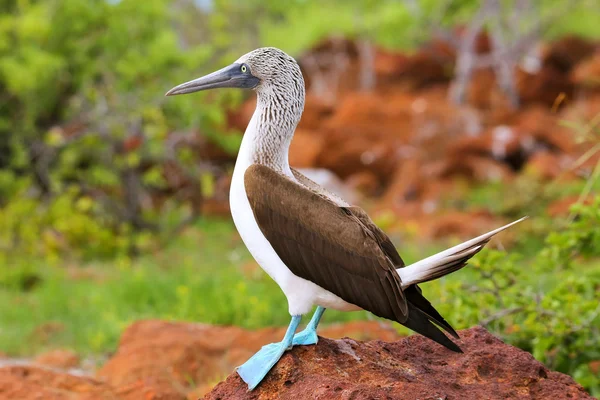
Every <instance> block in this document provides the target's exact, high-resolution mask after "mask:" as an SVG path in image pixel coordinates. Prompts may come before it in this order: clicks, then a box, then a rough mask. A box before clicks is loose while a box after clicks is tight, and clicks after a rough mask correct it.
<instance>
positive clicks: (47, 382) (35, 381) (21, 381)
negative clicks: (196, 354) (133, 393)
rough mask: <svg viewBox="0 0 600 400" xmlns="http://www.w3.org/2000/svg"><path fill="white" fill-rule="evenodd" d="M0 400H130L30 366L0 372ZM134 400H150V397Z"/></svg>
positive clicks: (105, 388) (93, 384)
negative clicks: (143, 399)
mask: <svg viewBox="0 0 600 400" xmlns="http://www.w3.org/2000/svg"><path fill="white" fill-rule="evenodd" d="M138 394H139V392H138ZM0 398H1V399H15V400H16V399H19V400H38V399H44V400H64V399H74V400H125V399H127V400H129V399H131V400H133V399H134V397H122V396H120V395H118V394H117V392H116V391H115V390H114V389H112V388H111V387H109V386H108V385H107V384H105V383H103V382H100V381H98V380H95V379H92V378H88V377H83V376H75V375H70V374H66V373H61V372H55V371H52V370H49V369H45V368H38V367H31V366H12V367H4V368H0ZM137 398H138V399H139V398H145V399H149V400H152V398H151V397H137ZM157 400H158V399H157ZM165 400H167V398H165ZM168 400H170V399H168ZM174 400H175V399H174Z"/></svg>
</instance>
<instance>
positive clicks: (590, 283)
mask: <svg viewBox="0 0 600 400" xmlns="http://www.w3.org/2000/svg"><path fill="white" fill-rule="evenodd" d="M572 212H573V214H574V215H576V218H575V219H574V220H573V221H571V222H569V221H563V220H548V219H547V218H546V219H545V221H542V222H543V223H544V224H546V227H547V231H550V233H549V234H547V236H546V238H545V240H544V246H542V247H541V248H539V249H538V250H536V251H535V252H533V253H532V252H531V249H530V248H529V247H528V242H524V244H525V245H526V246H525V247H524V246H523V245H519V244H517V246H516V247H515V248H511V249H510V250H509V251H508V252H505V251H498V250H485V251H483V252H482V253H481V254H480V255H478V256H477V257H476V258H475V259H474V260H473V261H472V262H471V263H470V265H469V266H468V267H467V268H465V269H464V270H462V271H461V272H460V273H459V274H456V275H460V280H459V279H448V280H446V281H442V282H436V283H432V284H430V285H427V286H424V288H423V290H424V293H425V295H426V296H428V297H431V298H439V299H440V302H441V307H440V312H441V313H442V315H448V316H451V317H450V319H451V321H453V323H455V324H456V325H457V326H463V327H468V326H473V325H476V324H481V325H483V326H485V327H487V328H488V329H490V330H491V331H492V332H494V333H495V334H496V335H498V336H500V337H501V338H502V339H503V340H504V341H506V342H507V343H511V344H513V345H515V346H517V347H519V348H521V349H524V350H526V351H528V352H530V353H532V354H533V356H534V357H535V358H536V359H538V360H540V361H542V362H543V363H544V364H546V365H547V366H548V367H549V368H551V369H554V370H558V371H561V372H564V373H566V374H569V375H571V376H573V377H575V379H576V380H577V381H579V382H580V383H581V384H583V385H584V386H585V387H586V388H587V389H588V390H590V391H591V392H592V394H594V395H596V396H597V395H599V394H600V378H599V377H598V376H597V375H594V374H593V373H592V371H591V369H590V362H592V361H596V360H598V359H600V303H599V302H598V299H599V296H598V293H600V262H599V257H600V196H596V197H595V199H594V201H593V202H592V203H590V204H587V205H576V206H573V208H572ZM535 219H538V220H540V219H544V217H542V216H540V217H535ZM538 222H539V221H538ZM535 223H536V221H535V220H532V219H530V220H527V221H525V222H523V223H522V224H523V225H529V224H531V225H533V224H535ZM521 229H522V230H526V229H527V227H525V226H523V227H521ZM457 278H458V277H457Z"/></svg>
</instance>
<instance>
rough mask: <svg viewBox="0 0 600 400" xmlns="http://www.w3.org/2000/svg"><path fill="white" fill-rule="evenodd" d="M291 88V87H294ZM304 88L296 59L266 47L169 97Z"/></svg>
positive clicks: (171, 92)
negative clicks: (218, 90) (230, 90)
mask: <svg viewBox="0 0 600 400" xmlns="http://www.w3.org/2000/svg"><path fill="white" fill-rule="evenodd" d="M290 86H291V87H290ZM300 86H301V87H302V89H303V88H304V81H303V79H302V73H301V72H300V67H299V66H298V64H297V63H296V60H294V59H293V58H292V57H290V56H289V55H287V54H286V53H285V52H283V51H281V50H279V49H276V48H274V47H262V48H260V49H256V50H253V51H251V52H249V53H247V54H244V55H243V56H241V57H240V58H239V59H238V60H237V61H236V62H234V63H233V64H231V65H229V66H227V67H225V68H222V69H220V70H218V71H216V72H213V73H211V74H209V75H206V76H203V77H201V78H198V79H194V80H192V81H189V82H185V83H182V84H181V85H178V86H175V87H174V88H173V89H171V90H169V91H168V92H167V94H166V95H167V96H173V95H177V94H185V93H193V92H198V91H200V90H207V89H215V88H242V89H254V90H256V91H257V92H259V93H260V92H261V91H267V90H271V89H273V88H277V87H281V88H282V89H284V90H289V89H292V88H294V89H297V88H298V87H300Z"/></svg>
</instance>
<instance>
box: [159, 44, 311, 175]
mask: <svg viewBox="0 0 600 400" xmlns="http://www.w3.org/2000/svg"><path fill="white" fill-rule="evenodd" d="M215 88H243V89H253V90H254V91H256V93H257V97H258V101H257V107H256V111H255V114H254V118H253V120H254V122H251V125H250V126H249V127H248V129H249V130H252V131H253V135H252V136H253V138H252V141H253V143H254V145H253V146H254V148H256V149H257V151H255V152H254V154H253V156H252V157H253V161H254V162H256V163H260V164H265V165H270V166H272V167H273V168H276V169H280V170H281V169H283V170H285V169H289V166H288V165H287V149H288V147H289V144H290V142H291V140H292V137H293V135H294V131H295V129H296V125H297V124H298V122H299V121H300V117H301V116H302V111H303V110H304V98H305V90H304V78H303V77H302V72H301V71H300V66H299V65H298V63H297V62H296V60H294V59H293V58H292V57H290V56H289V55H287V54H286V53H285V52H283V51H282V50H279V49H277V48H274V47H262V48H259V49H256V50H253V51H251V52H249V53H247V54H244V55H243V56H241V57H240V58H239V59H237V60H236V61H235V62H234V63H233V64H231V65H229V66H227V67H225V68H222V69H220V70H218V71H216V72H213V73H212V74H209V75H206V76H204V77H201V78H198V79H194V80H192V81H189V82H186V83H183V84H181V85H178V86H176V87H174V88H173V89H171V90H169V91H168V92H167V96H171V95H177V94H185V93H192V92H197V91H201V90H207V89H215ZM246 132H248V130H247V131H246Z"/></svg>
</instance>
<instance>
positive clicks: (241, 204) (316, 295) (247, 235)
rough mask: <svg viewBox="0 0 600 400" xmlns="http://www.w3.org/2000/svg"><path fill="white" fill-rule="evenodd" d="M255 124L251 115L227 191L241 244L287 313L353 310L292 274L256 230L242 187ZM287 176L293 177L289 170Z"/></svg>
mask: <svg viewBox="0 0 600 400" xmlns="http://www.w3.org/2000/svg"><path fill="white" fill-rule="evenodd" d="M255 124H256V120H255V117H254V116H253V117H252V120H251V121H250V124H249V125H248V129H247V130H246V133H245V134H244V139H243V140H242V145H241V147H240V152H239V154H238V158H237V161H236V164H235V169H234V171H233V179H232V182H231V189H230V192H229V203H230V207H231V215H232V217H233V222H234V223H235V227H236V228H237V230H238V232H239V234H240V236H241V237H242V240H243V241H244V244H245V245H246V247H247V248H248V250H249V251H250V254H252V256H253V257H254V259H255V260H256V262H257V263H258V264H259V265H260V266H261V267H262V269H263V270H265V272H266V273H267V274H269V276H270V277H271V278H273V280H274V281H275V282H277V284H278V285H279V287H281V289H282V290H283V292H284V294H285V295H286V297H287V299H288V306H289V311H290V314H291V315H302V314H306V313H307V312H309V311H310V310H311V309H312V307H313V306H314V305H320V306H323V307H325V308H333V309H337V310H342V311H351V310H357V309H358V307H356V306H354V305H352V304H349V303H347V302H345V301H344V300H342V299H341V298H339V297H338V296H336V295H334V294H333V293H331V292H329V291H327V290H325V289H323V288H321V287H319V286H317V285H316V284H314V283H312V282H310V281H308V280H306V279H303V278H300V277H299V276H296V275H294V274H293V273H292V272H291V271H290V269H289V268H288V267H287V266H286V265H285V264H284V263H283V261H281V259H280V258H279V256H278V255H277V253H276V252H275V250H274V249H273V247H272V246H271V244H270V243H269V241H268V240H267V239H266V238H265V236H264V235H263V234H262V232H261V231H260V228H259V227H258V224H257V223H256V220H255V218H254V214H253V213H252V209H251V208H250V203H249V202H248V197H247V196H246V190H245V188H244V173H245V172H246V169H247V168H248V167H249V166H250V165H251V164H252V153H253V151H254V149H253V147H254V146H253V144H254V140H253V139H254V134H255V129H254V127H255ZM288 169H289V168H288ZM289 175H290V176H291V177H292V179H293V175H292V173H291V171H289ZM265 190H268V189H267V188H265Z"/></svg>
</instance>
